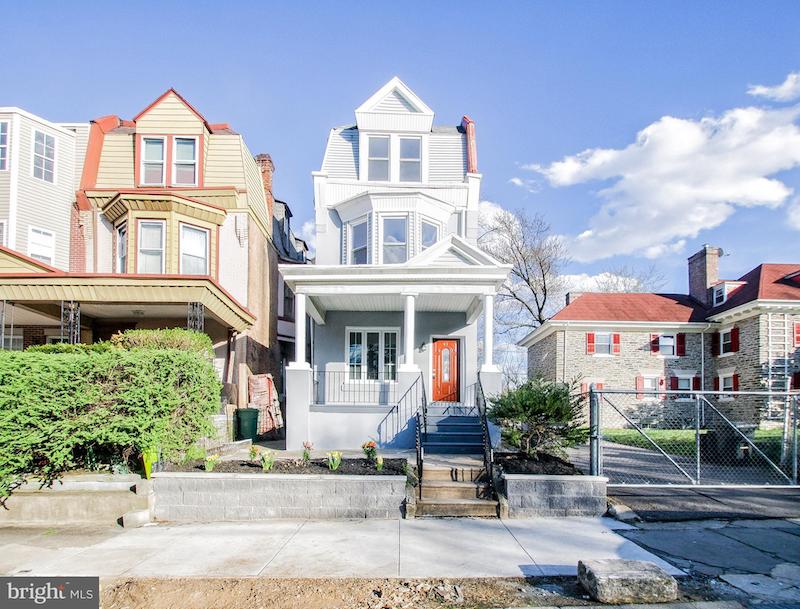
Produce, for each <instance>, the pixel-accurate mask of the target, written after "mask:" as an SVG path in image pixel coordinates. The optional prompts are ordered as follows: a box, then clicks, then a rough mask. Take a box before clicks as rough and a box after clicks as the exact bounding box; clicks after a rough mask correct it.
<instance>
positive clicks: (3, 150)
mask: <svg viewBox="0 0 800 609" xmlns="http://www.w3.org/2000/svg"><path fill="white" fill-rule="evenodd" d="M3 127H5V134H4V133H3ZM10 133H11V121H8V120H2V121H0V137H2V136H3V135H5V136H6V143H5V144H0V171H8V165H9V163H8V161H9V157H8V152H9V149H10V147H11V144H10V141H9V140H10V139H11V137H10ZM53 167H54V168H55V164H54V165H53Z"/></svg>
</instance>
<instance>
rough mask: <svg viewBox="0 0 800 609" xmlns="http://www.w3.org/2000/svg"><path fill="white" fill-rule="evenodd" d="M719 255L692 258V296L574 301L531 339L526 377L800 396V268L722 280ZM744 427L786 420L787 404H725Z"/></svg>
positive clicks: (763, 269) (651, 389) (648, 396)
mask: <svg viewBox="0 0 800 609" xmlns="http://www.w3.org/2000/svg"><path fill="white" fill-rule="evenodd" d="M721 254H722V251H721V250H720V249H719V248H715V247H711V246H704V247H703V249H702V250H701V251H700V252H698V253H696V254H695V255H694V256H692V257H691V258H689V286H690V293H689V294H688V295H685V294H653V293H585V294H571V295H569V296H568V297H567V306H565V307H564V308H563V309H561V310H560V311H559V312H558V313H557V314H556V315H554V316H553V318H552V319H550V320H548V321H547V322H545V323H544V324H543V325H542V326H541V327H539V328H537V329H536V330H534V331H533V332H531V333H530V334H529V335H528V336H526V337H525V338H524V339H523V340H522V341H520V343H519V344H520V345H521V346H524V347H527V349H528V375H529V376H530V377H535V376H540V377H543V378H545V379H549V380H553V381H559V382H576V383H579V384H580V385H581V387H582V388H583V389H584V390H586V388H587V387H588V386H589V384H591V383H596V384H597V385H598V386H599V387H602V388H608V389H612V388H613V389H629V390H631V392H632V393H635V395H636V399H639V400H642V401H644V400H647V401H653V400H656V401H660V400H661V399H663V397H664V396H663V395H662V394H659V393H658V392H659V391H662V390H677V391H680V390H707V391H715V390H716V391H726V390H728V391H764V390H767V389H771V390H773V391H785V390H786V389H788V388H790V387H791V388H800V264H762V265H759V266H758V267H756V268H755V269H753V270H752V271H750V272H748V273H746V274H745V275H744V276H742V277H740V278H739V279H737V280H735V281H732V280H720V279H719V276H718V268H719V257H720V256H721ZM720 403H721V404H723V405H724V408H725V411H726V412H727V413H728V414H729V415H730V416H732V417H733V418H735V419H736V420H737V421H742V422H754V421H755V420H757V419H760V418H763V417H764V416H767V417H769V416H778V415H780V414H781V413H782V411H783V404H784V401H783V400H781V399H777V400H773V401H770V400H768V399H766V398H758V399H755V398H745V397H723V398H721V400H720Z"/></svg>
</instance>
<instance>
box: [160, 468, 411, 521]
mask: <svg viewBox="0 0 800 609" xmlns="http://www.w3.org/2000/svg"><path fill="white" fill-rule="evenodd" d="M153 487H154V492H155V508H154V509H155V511H154V515H155V519H156V520H165V521H174V522H200V521H220V520H264V519H269V518H321V519H329V518H330V519H333V518H402V517H403V507H404V503H405V498H406V478H405V476H345V475H341V476H340V475H317V476H313V475H301V474H226V473H214V472H210V473H189V472H186V473H184V472H159V473H157V474H153Z"/></svg>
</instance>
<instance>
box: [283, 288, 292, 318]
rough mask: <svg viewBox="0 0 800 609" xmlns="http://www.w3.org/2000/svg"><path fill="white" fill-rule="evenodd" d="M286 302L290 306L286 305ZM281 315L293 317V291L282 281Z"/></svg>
mask: <svg viewBox="0 0 800 609" xmlns="http://www.w3.org/2000/svg"><path fill="white" fill-rule="evenodd" d="M289 295H291V296H290V297H289ZM287 303H291V306H289V307H287V306H286V305H287ZM283 317H286V318H290V319H294V292H293V291H292V288H290V287H289V286H288V285H287V283H286V282H283Z"/></svg>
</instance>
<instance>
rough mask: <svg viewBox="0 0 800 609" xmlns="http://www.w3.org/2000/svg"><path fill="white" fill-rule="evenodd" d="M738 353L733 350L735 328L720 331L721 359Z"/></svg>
mask: <svg viewBox="0 0 800 609" xmlns="http://www.w3.org/2000/svg"><path fill="white" fill-rule="evenodd" d="M726 335H727V336H728V341H727V343H726V342H725V336H726ZM726 344H727V345H728V350H727V351H726V350H725V345H726ZM733 353H736V351H734V350H733V327H730V328H727V329H725V330H720V331H719V355H720V357H721V356H723V355H731V354H733Z"/></svg>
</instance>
